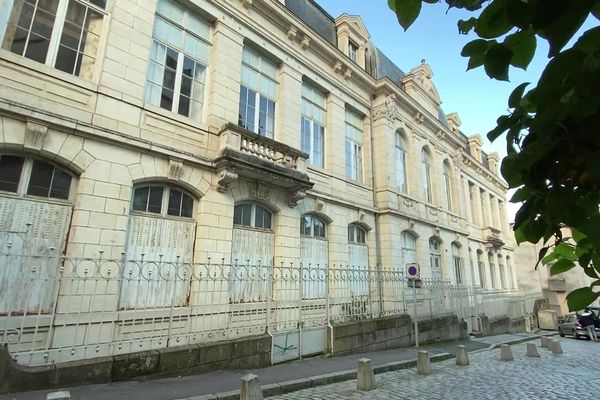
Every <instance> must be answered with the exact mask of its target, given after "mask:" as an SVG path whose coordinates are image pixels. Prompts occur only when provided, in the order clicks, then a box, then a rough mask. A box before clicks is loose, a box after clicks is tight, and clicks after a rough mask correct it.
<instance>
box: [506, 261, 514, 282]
mask: <svg viewBox="0 0 600 400" xmlns="http://www.w3.org/2000/svg"><path fill="white" fill-rule="evenodd" d="M506 270H507V271H508V288H509V289H514V288H515V283H514V280H513V270H512V264H511V259H510V257H509V256H506Z"/></svg>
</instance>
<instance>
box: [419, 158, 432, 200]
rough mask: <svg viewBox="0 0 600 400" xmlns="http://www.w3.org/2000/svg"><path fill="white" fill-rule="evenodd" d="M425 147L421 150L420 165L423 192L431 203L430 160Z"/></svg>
mask: <svg viewBox="0 0 600 400" xmlns="http://www.w3.org/2000/svg"><path fill="white" fill-rule="evenodd" d="M430 158H431V157H430V155H429V152H428V151H427V149H425V148H424V149H423V150H421V166H422V169H423V171H422V178H423V193H424V195H425V200H426V201H427V202H428V203H433V193H432V192H431V160H430Z"/></svg>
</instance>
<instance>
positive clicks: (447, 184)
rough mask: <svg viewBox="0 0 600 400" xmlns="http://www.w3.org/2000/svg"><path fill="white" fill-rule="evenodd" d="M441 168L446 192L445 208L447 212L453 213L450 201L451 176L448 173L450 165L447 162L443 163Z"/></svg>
mask: <svg viewBox="0 0 600 400" xmlns="http://www.w3.org/2000/svg"><path fill="white" fill-rule="evenodd" d="M443 168H444V169H443V174H444V188H445V191H446V207H447V209H448V211H454V204H453V201H452V174H451V172H450V165H449V164H448V162H447V161H446V162H444V165H443Z"/></svg>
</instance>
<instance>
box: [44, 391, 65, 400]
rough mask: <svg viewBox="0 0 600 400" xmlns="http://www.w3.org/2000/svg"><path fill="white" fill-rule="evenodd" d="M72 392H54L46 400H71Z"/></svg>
mask: <svg viewBox="0 0 600 400" xmlns="http://www.w3.org/2000/svg"><path fill="white" fill-rule="evenodd" d="M70 399H71V392H69V391H68V390H66V391H63V392H52V393H48V394H47V395H46V400H70Z"/></svg>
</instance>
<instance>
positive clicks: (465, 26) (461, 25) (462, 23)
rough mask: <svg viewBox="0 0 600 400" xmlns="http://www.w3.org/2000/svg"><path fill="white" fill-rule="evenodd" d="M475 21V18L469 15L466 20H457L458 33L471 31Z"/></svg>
mask: <svg viewBox="0 0 600 400" xmlns="http://www.w3.org/2000/svg"><path fill="white" fill-rule="evenodd" d="M476 23H477V18H475V17H471V18H469V19H468V20H464V19H461V20H459V21H458V33H460V34H462V35H466V34H467V33H469V32H471V30H472V29H473V28H474V27H475V24H476Z"/></svg>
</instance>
